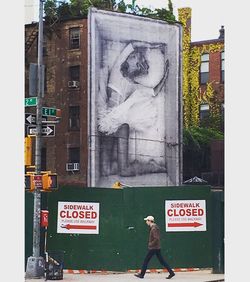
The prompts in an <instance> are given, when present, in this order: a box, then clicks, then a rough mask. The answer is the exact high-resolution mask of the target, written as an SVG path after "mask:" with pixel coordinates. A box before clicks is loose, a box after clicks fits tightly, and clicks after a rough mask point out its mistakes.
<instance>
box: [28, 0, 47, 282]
mask: <svg viewBox="0 0 250 282" xmlns="http://www.w3.org/2000/svg"><path fill="white" fill-rule="evenodd" d="M43 2H44V0H39V27H38V56H37V57H38V58H37V64H38V69H37V70H38V71H37V74H38V75H37V81H38V83H37V85H38V93H37V108H36V116H37V124H36V148H35V176H36V177H37V180H38V182H37V183H39V180H40V181H41V179H39V178H40V176H41V149H42V146H41V141H42V98H43V89H42V86H43V74H42V63H43V62H42V61H43ZM40 189H41V187H40V185H39V184H35V189H34V192H33V194H34V215H33V255H32V256H31V257H29V258H28V260H27V267H26V278H43V277H44V272H45V267H44V265H45V262H44V258H43V257H41V256H40V213H41V191H40Z"/></svg>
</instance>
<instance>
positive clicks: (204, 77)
mask: <svg viewBox="0 0 250 282" xmlns="http://www.w3.org/2000/svg"><path fill="white" fill-rule="evenodd" d="M208 79H209V72H201V73H200V83H201V84H205V83H207V82H208Z"/></svg>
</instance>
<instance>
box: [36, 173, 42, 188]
mask: <svg viewBox="0 0 250 282" xmlns="http://www.w3.org/2000/svg"><path fill="white" fill-rule="evenodd" d="M34 184H35V187H36V188H43V176H42V175H39V174H35V175H34Z"/></svg>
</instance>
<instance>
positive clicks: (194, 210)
mask: <svg viewBox="0 0 250 282" xmlns="http://www.w3.org/2000/svg"><path fill="white" fill-rule="evenodd" d="M165 217H166V232H176V231H206V229H207V225H206V201H205V200H175V201H165Z"/></svg>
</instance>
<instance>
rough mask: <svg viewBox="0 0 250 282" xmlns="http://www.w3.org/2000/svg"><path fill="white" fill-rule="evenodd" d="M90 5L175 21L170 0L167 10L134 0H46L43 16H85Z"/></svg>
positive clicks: (48, 17)
mask: <svg viewBox="0 0 250 282" xmlns="http://www.w3.org/2000/svg"><path fill="white" fill-rule="evenodd" d="M91 6H93V7H96V8H99V9H104V10H110V11H117V12H121V13H132V14H135V15H139V16H146V17H150V18H155V19H160V20H164V21H175V16H174V14H173V5H172V2H171V0H168V10H167V9H164V8H163V9H155V10H153V11H152V10H151V9H149V8H146V7H143V8H140V7H139V6H138V5H137V3H136V0H131V4H125V2H124V0H70V1H69V2H59V1H57V0H47V1H46V2H45V9H44V11H45V18H46V19H47V20H49V19H53V18H59V19H64V18H73V17H79V16H82V17H87V15H88V9H89V7H91Z"/></svg>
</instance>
